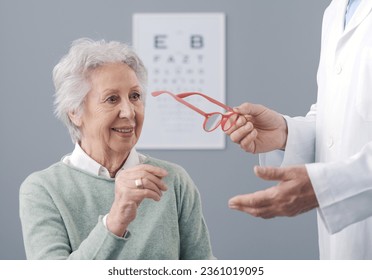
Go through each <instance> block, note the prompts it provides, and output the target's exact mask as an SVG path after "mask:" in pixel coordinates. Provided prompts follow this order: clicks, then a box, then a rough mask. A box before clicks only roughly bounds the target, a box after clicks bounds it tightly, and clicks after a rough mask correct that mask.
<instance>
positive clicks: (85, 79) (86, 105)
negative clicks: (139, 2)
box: [20, 39, 214, 259]
mask: <svg viewBox="0 0 372 280" xmlns="http://www.w3.org/2000/svg"><path fill="white" fill-rule="evenodd" d="M146 78H147V74H146V69H145V67H144V66H143V64H142V62H141V60H140V59H139V58H138V57H137V55H136V54H135V53H134V52H133V51H132V50H131V49H130V48H129V47H128V46H127V45H125V44H121V43H119V42H105V41H92V40H90V39H79V40H76V41H75V42H73V44H72V46H71V48H70V51H69V53H68V54H67V55H66V56H64V57H63V58H62V59H61V61H60V62H59V63H58V64H57V65H56V66H55V68H54V70H53V79H54V84H55V88H56V99H55V106H56V109H55V112H56V115H57V117H58V118H59V119H60V120H62V122H63V123H64V124H65V125H66V126H67V128H68V130H69V132H70V135H71V137H72V140H73V142H74V143H75V148H74V150H73V152H72V153H71V154H69V155H66V156H65V157H63V158H62V160H61V161H59V162H57V163H55V164H53V165H52V166H50V167H49V168H47V169H45V170H42V171H38V172H35V173H33V174H31V175H30V176H29V177H28V178H27V179H26V180H25V181H24V182H23V184H22V186H21V189H20V218H21V223H22V230H23V238H24V244H25V250H26V255H27V258H28V259H211V258H214V257H213V255H212V251H211V247H210V241H209V235H208V230H207V227H206V224H205V221H204V218H203V215H202V210H201V202H200V197H199V193H198V190H197V188H196V186H195V185H194V183H193V181H192V180H191V178H190V177H189V175H188V174H187V173H186V171H185V170H184V169H183V168H181V167H180V166H177V165H175V164H172V163H169V162H166V161H162V160H159V159H155V158H152V157H150V156H145V155H143V154H140V153H138V152H137V151H136V149H135V148H134V146H135V144H136V143H137V141H138V139H139V137H140V135H141V130H142V125H143V121H144V102H145V88H146V87H145V86H146ZM154 137H156V135H154Z"/></svg>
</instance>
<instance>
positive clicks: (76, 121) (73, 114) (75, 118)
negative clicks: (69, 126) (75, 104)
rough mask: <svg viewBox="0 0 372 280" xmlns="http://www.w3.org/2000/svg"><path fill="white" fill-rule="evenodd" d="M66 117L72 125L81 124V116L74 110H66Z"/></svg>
mask: <svg viewBox="0 0 372 280" xmlns="http://www.w3.org/2000/svg"><path fill="white" fill-rule="evenodd" d="M68 117H69V118H70V120H71V121H72V123H73V124H74V125H76V126H77V127H80V126H81V124H82V121H81V117H80V116H78V114H77V113H76V112H75V111H71V112H68Z"/></svg>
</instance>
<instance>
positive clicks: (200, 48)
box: [133, 13, 226, 149]
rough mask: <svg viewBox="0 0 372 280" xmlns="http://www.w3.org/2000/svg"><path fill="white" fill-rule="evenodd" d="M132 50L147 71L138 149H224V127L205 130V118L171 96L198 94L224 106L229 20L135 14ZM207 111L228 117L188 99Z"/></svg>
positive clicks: (208, 15) (203, 15) (197, 15)
mask: <svg viewBox="0 0 372 280" xmlns="http://www.w3.org/2000/svg"><path fill="white" fill-rule="evenodd" d="M133 45H134V48H135V50H136V52H137V53H138V55H139V56H140V57H141V59H142V60H143V62H144V64H145V66H146V68H147V70H148V78H149V83H148V90H147V98H146V112H145V124H144V127H143V130H142V135H141V137H140V140H139V142H138V144H137V146H136V147H137V148H138V149H223V148H225V138H226V137H225V134H224V133H223V132H222V130H221V128H220V127H219V128H218V129H216V130H215V131H213V132H209V133H208V132H205V131H204V129H203V122H204V117H203V116H202V115H199V114H198V113H197V112H195V111H193V110H191V109H190V108H188V107H186V106H184V105H183V104H180V103H179V102H177V101H176V100H175V99H173V98H172V97H171V96H169V95H165V94H163V95H161V96H158V97H153V96H151V92H152V91H156V90H167V91H171V92H173V93H175V94H177V93H180V92H185V91H198V92H202V93H204V94H207V95H209V96H211V97H213V98H214V99H217V100H218V101H221V102H222V103H225V100H226V97H225V15H224V14H222V13H191V14H189V13H164V14H158V13H156V14H134V15H133ZM185 100H186V101H188V102H189V103H192V104H193V105H195V106H197V107H198V108H200V109H202V110H203V111H205V112H207V113H209V112H215V111H218V112H223V110H222V109H221V108H220V107H218V106H217V105H215V104H213V103H210V102H209V101H207V100H205V99H203V98H200V97H196V96H192V97H187V98H185Z"/></svg>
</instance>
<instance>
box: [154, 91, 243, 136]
mask: <svg viewBox="0 0 372 280" xmlns="http://www.w3.org/2000/svg"><path fill="white" fill-rule="evenodd" d="M163 93H166V94H168V95H170V96H172V97H173V98H174V99H176V100H177V101H178V102H180V103H182V104H184V105H186V106H187V107H189V108H190V109H192V110H194V111H195V112H198V113H199V114H201V115H202V116H204V118H205V120H204V123H203V128H204V130H205V131H207V132H211V131H213V130H215V129H216V128H217V127H218V126H219V125H221V128H222V130H223V131H227V130H229V129H230V128H231V127H232V126H234V125H235V124H236V121H237V120H238V118H239V114H238V113H236V112H234V111H233V109H232V108H231V107H229V106H227V105H225V104H223V103H221V102H219V101H217V100H215V99H213V98H212V97H209V96H207V95H205V94H203V93H200V92H183V93H179V94H173V93H171V92H169V91H166V90H161V91H154V92H152V93H151V95H152V96H154V97H157V96H159V95H161V94H163ZM191 95H198V96H201V97H204V98H205V99H207V100H209V101H210V102H212V103H214V104H216V105H218V106H220V107H222V108H223V109H224V110H226V111H227V113H224V114H223V113H220V112H212V113H206V112H204V111H202V110H200V109H199V108H197V107H195V106H194V105H192V104H190V103H189V102H187V101H185V100H184V99H183V98H185V97H188V96H191Z"/></svg>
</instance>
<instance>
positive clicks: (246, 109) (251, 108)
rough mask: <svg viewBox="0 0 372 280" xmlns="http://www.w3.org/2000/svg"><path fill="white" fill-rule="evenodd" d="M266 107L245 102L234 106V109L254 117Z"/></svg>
mask: <svg viewBox="0 0 372 280" xmlns="http://www.w3.org/2000/svg"><path fill="white" fill-rule="evenodd" d="M266 109H267V108H266V107H264V106H262V105H259V104H253V103H248V102H246V103H243V104H241V105H239V106H238V107H235V108H234V111H235V112H237V113H239V114H243V115H251V116H253V117H254V116H258V115H260V114H261V113H262V112H263V111H265V110H266Z"/></svg>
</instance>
